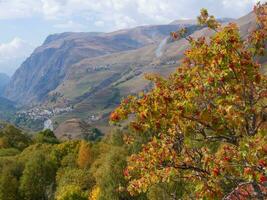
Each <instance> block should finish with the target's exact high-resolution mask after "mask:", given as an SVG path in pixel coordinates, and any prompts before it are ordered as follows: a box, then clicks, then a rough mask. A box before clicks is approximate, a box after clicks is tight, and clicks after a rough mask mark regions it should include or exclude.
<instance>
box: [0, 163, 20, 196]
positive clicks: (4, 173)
mask: <svg viewBox="0 0 267 200" xmlns="http://www.w3.org/2000/svg"><path fill="white" fill-rule="evenodd" d="M21 172H22V168H21V165H19V164H17V163H16V162H12V163H9V164H7V165H5V166H4V168H3V169H2V170H1V174H0V199H1V200H20V199H21V198H20V195H19V177H20V176H21Z"/></svg>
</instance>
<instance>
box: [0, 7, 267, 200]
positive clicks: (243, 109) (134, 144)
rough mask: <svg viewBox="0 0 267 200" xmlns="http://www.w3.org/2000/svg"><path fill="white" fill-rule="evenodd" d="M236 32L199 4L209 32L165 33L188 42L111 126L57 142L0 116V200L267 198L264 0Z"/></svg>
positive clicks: (128, 102) (201, 22)
mask: <svg viewBox="0 0 267 200" xmlns="http://www.w3.org/2000/svg"><path fill="white" fill-rule="evenodd" d="M254 13H255V16H256V18H257V26H255V29H254V30H253V31H251V33H250V35H248V36H247V37H245V38H244V37H241V35H240V31H239V28H238V26H237V25H236V24H234V23H229V24H227V25H225V24H220V23H219V22H218V21H217V20H216V19H215V17H214V16H212V15H209V13H208V11H207V10H206V9H202V10H201V13H200V16H199V17H198V22H199V25H201V26H204V27H206V28H207V29H209V31H210V32H211V33H212V34H210V35H211V36H207V37H199V38H193V37H190V36H189V37H188V36H185V35H186V29H181V30H178V31H177V32H172V33H171V36H172V38H173V40H178V39H181V38H183V39H185V40H187V42H188V43H189V44H190V48H189V49H187V50H186V51H185V53H184V58H183V62H182V63H181V64H180V66H178V67H177V70H176V71H175V72H174V73H172V74H171V75H170V76H169V77H168V78H164V77H161V76H159V75H157V74H147V75H146V78H147V79H148V80H150V81H151V82H152V83H153V88H152V90H150V91H149V92H141V93H140V94H138V95H132V96H128V97H126V98H124V99H123V100H122V101H121V104H120V106H119V107H118V108H116V109H115V110H114V111H113V112H112V113H111V115H110V125H111V126H112V127H113V130H112V131H111V132H110V133H109V134H107V135H105V136H103V137H100V138H97V139H96V140H94V141H86V140H70V141H59V140H58V139H57V138H56V137H55V135H54V133H53V132H52V131H50V130H44V131H41V132H38V133H35V134H33V135H31V134H27V133H25V132H24V131H22V130H20V129H19V128H17V127H15V126H13V125H11V124H7V123H1V124H0V174H1V175H0V200H54V199H55V200H128V199H129V200H135V199H136V200H139V199H140V200H178V199H185V200H187V199H203V200H205V199H207V200H208V199H210V200H216V199H225V200H227V199H229V200H238V199H240V200H241V199H242V200H243V199H244V200H245V199H259V200H264V199H267V134H266V133H267V76H266V75H265V74H264V73H263V71H262V67H263V66H262V64H261V58H262V57H263V56H266V55H265V53H266V40H267V3H263V4H260V3H258V4H257V5H256V6H255V8H254Z"/></svg>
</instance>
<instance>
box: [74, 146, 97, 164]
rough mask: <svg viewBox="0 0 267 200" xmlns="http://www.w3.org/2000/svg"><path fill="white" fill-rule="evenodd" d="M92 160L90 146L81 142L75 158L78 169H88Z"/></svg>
mask: <svg viewBox="0 0 267 200" xmlns="http://www.w3.org/2000/svg"><path fill="white" fill-rule="evenodd" d="M92 160H93V159H92V153H91V148H90V144H89V143H88V142H86V141H81V143H80V148H79V152H78V158H77V164H78V166H79V167H80V168H88V167H89V166H90V164H91V163H92Z"/></svg>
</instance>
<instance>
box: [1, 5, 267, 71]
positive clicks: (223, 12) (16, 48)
mask: <svg viewBox="0 0 267 200" xmlns="http://www.w3.org/2000/svg"><path fill="white" fill-rule="evenodd" d="M257 1H258V0H0V72H6V73H8V74H9V75H11V74H12V73H13V72H14V70H15V69H16V68H17V67H18V65H19V64H20V63H21V62H22V61H23V60H24V59H25V57H27V56H29V55H30V53H31V52H32V50H33V49H34V48H35V47H36V46H38V45H40V44H41V43H42V42H43V40H44V39H45V38H46V36H47V35H49V34H52V33H60V32H66V31H76V32H77V31H93V32H95V31H104V32H108V31H113V30H117V29H123V28H129V27H134V26H138V25H145V24H166V23H170V22H171V21H173V20H175V19H188V18H195V17H196V16H197V15H198V13H199V10H200V9H201V8H203V7H205V8H208V10H209V12H210V13H212V14H214V15H216V16H217V17H231V18H238V17H240V16H242V15H244V14H246V13H248V12H249V11H251V10H252V8H253V5H254V4H255V3H256V2H257ZM263 1H266V0H263ZM263 1H262V2H263Z"/></svg>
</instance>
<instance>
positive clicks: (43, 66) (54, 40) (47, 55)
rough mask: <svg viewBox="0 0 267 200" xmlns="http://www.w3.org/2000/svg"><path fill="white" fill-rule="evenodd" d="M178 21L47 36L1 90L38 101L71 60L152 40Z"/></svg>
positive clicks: (60, 78) (65, 73) (63, 74)
mask: <svg viewBox="0 0 267 200" xmlns="http://www.w3.org/2000/svg"><path fill="white" fill-rule="evenodd" d="M180 26H181V24H176V25H160V26H144V27H137V28H134V29H127V30H120V31H116V32H112V33H62V34H55V35H51V36H48V38H47V39H46V40H45V42H44V43H43V45H42V46H40V47H38V48H37V49H36V50H35V51H34V52H33V53H32V55H31V56H30V57H29V58H27V59H26V60H25V62H23V64H22V65H21V67H20V68H19V69H18V70H17V71H16V73H15V74H14V75H13V77H12V79H11V81H10V83H9V85H8V86H7V88H6V90H5V96H6V97H7V98H9V99H11V100H13V101H15V102H18V103H20V104H22V105H30V104H34V103H40V102H42V101H43V100H44V99H46V97H47V95H48V93H49V92H50V91H53V90H54V89H56V88H57V86H58V85H60V83H62V82H63V81H64V80H65V79H67V78H68V76H71V73H70V72H69V71H70V69H71V68H72V66H73V65H74V64H75V63H78V62H80V61H81V60H83V59H85V58H86V59H88V58H94V57H99V56H104V55H109V54H114V53H118V52H125V51H130V50H135V49H139V48H142V47H144V46H147V45H151V44H156V43H158V42H159V41H160V40H162V38H164V37H166V36H167V35H169V32H170V31H174V30H177V29H178V28H179V27H180Z"/></svg>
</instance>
